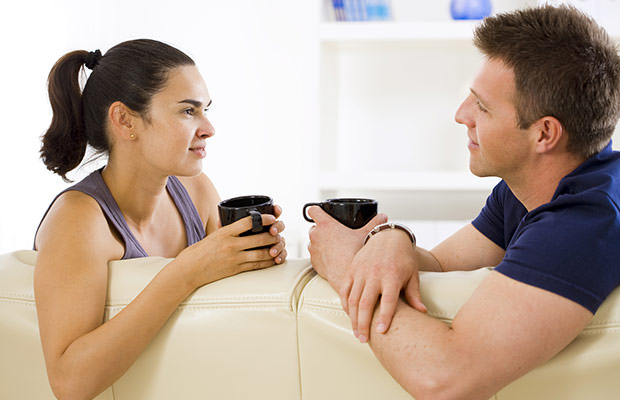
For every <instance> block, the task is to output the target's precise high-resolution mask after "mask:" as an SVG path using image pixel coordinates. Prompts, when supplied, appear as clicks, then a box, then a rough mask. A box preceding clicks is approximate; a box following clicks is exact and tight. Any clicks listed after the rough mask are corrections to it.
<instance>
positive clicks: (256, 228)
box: [250, 210, 263, 233]
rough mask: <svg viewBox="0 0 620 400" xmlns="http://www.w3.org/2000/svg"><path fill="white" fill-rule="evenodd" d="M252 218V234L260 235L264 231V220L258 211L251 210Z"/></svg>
mask: <svg viewBox="0 0 620 400" xmlns="http://www.w3.org/2000/svg"><path fill="white" fill-rule="evenodd" d="M250 215H251V216H252V233H258V232H262V231H263V218H262V217H261V215H260V213H259V212H258V211H256V210H250Z"/></svg>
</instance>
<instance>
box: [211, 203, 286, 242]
mask: <svg viewBox="0 0 620 400" xmlns="http://www.w3.org/2000/svg"><path fill="white" fill-rule="evenodd" d="M217 209H218V212H219V214H220V221H221V222H222V226H226V225H229V224H232V223H233V222H235V221H237V220H240V219H241V218H245V217H247V216H248V215H250V216H252V229H250V230H249V231H247V232H244V233H242V234H241V235H240V236H247V235H253V234H256V233H262V232H268V231H269V228H270V227H271V225H267V226H263V222H262V218H261V214H271V215H275V213H274V209H273V200H272V199H271V197H269V196H240V197H233V198H232V199H228V200H224V201H222V202H220V204H218V205H217Z"/></svg>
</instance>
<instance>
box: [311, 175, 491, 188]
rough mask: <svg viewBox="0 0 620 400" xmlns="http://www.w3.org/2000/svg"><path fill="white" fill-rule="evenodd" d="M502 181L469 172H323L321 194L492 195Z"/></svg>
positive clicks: (320, 186) (320, 179)
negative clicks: (369, 192) (420, 192)
mask: <svg viewBox="0 0 620 400" xmlns="http://www.w3.org/2000/svg"><path fill="white" fill-rule="evenodd" d="M498 182H499V178H494V177H489V178H479V177H476V176H474V175H472V174H471V173H469V172H433V171H429V172H393V173H391V172H361V173H352V172H322V173H321V174H320V176H319V188H320V189H321V190H385V191H403V190H408V191H490V190H491V189H492V188H493V187H494V186H495V185H496V184H497V183H498Z"/></svg>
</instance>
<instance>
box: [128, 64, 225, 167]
mask: <svg viewBox="0 0 620 400" xmlns="http://www.w3.org/2000/svg"><path fill="white" fill-rule="evenodd" d="M210 105H211V97H210V96H209V92H208V90H207V86H206V85H205V82H204V80H203V79H202V76H201V75H200V72H198V69H197V68H196V67H195V66H190V65H188V66H182V67H177V68H175V69H173V70H171V71H170V73H169V77H168V81H167V83H166V85H165V86H164V88H163V89H162V90H161V91H160V92H159V93H157V94H155V95H154V96H153V97H152V99H151V104H150V107H149V111H148V118H146V119H142V118H140V119H139V122H138V124H137V126H136V128H135V129H136V132H135V134H136V138H137V140H138V144H139V149H140V153H141V156H142V157H143V159H144V161H145V162H146V163H147V164H148V165H149V166H150V167H152V168H154V169H155V170H156V171H159V172H160V173H162V175H166V176H168V175H177V176H193V175H197V174H199V173H200V172H201V171H202V159H203V158H204V157H205V155H206V152H205V145H206V139H207V138H209V137H211V136H213V135H214V134H215V130H214V129H213V125H211V122H209V120H208V119H207V116H206V111H207V110H208V108H209V106H210Z"/></svg>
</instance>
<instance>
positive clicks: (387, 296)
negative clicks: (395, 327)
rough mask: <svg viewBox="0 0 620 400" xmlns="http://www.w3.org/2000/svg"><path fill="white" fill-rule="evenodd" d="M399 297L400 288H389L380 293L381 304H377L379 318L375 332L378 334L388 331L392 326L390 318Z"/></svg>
mask: <svg viewBox="0 0 620 400" xmlns="http://www.w3.org/2000/svg"><path fill="white" fill-rule="evenodd" d="M399 295H400V288H398V287H391V288H386V289H384V290H383V292H382V293H381V302H380V304H379V316H378V317H377V326H376V331H377V332H378V333H385V332H387V331H388V329H390V325H391V324H392V318H393V317H394V312H395V311H396V305H397V304H398V298H399Z"/></svg>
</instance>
